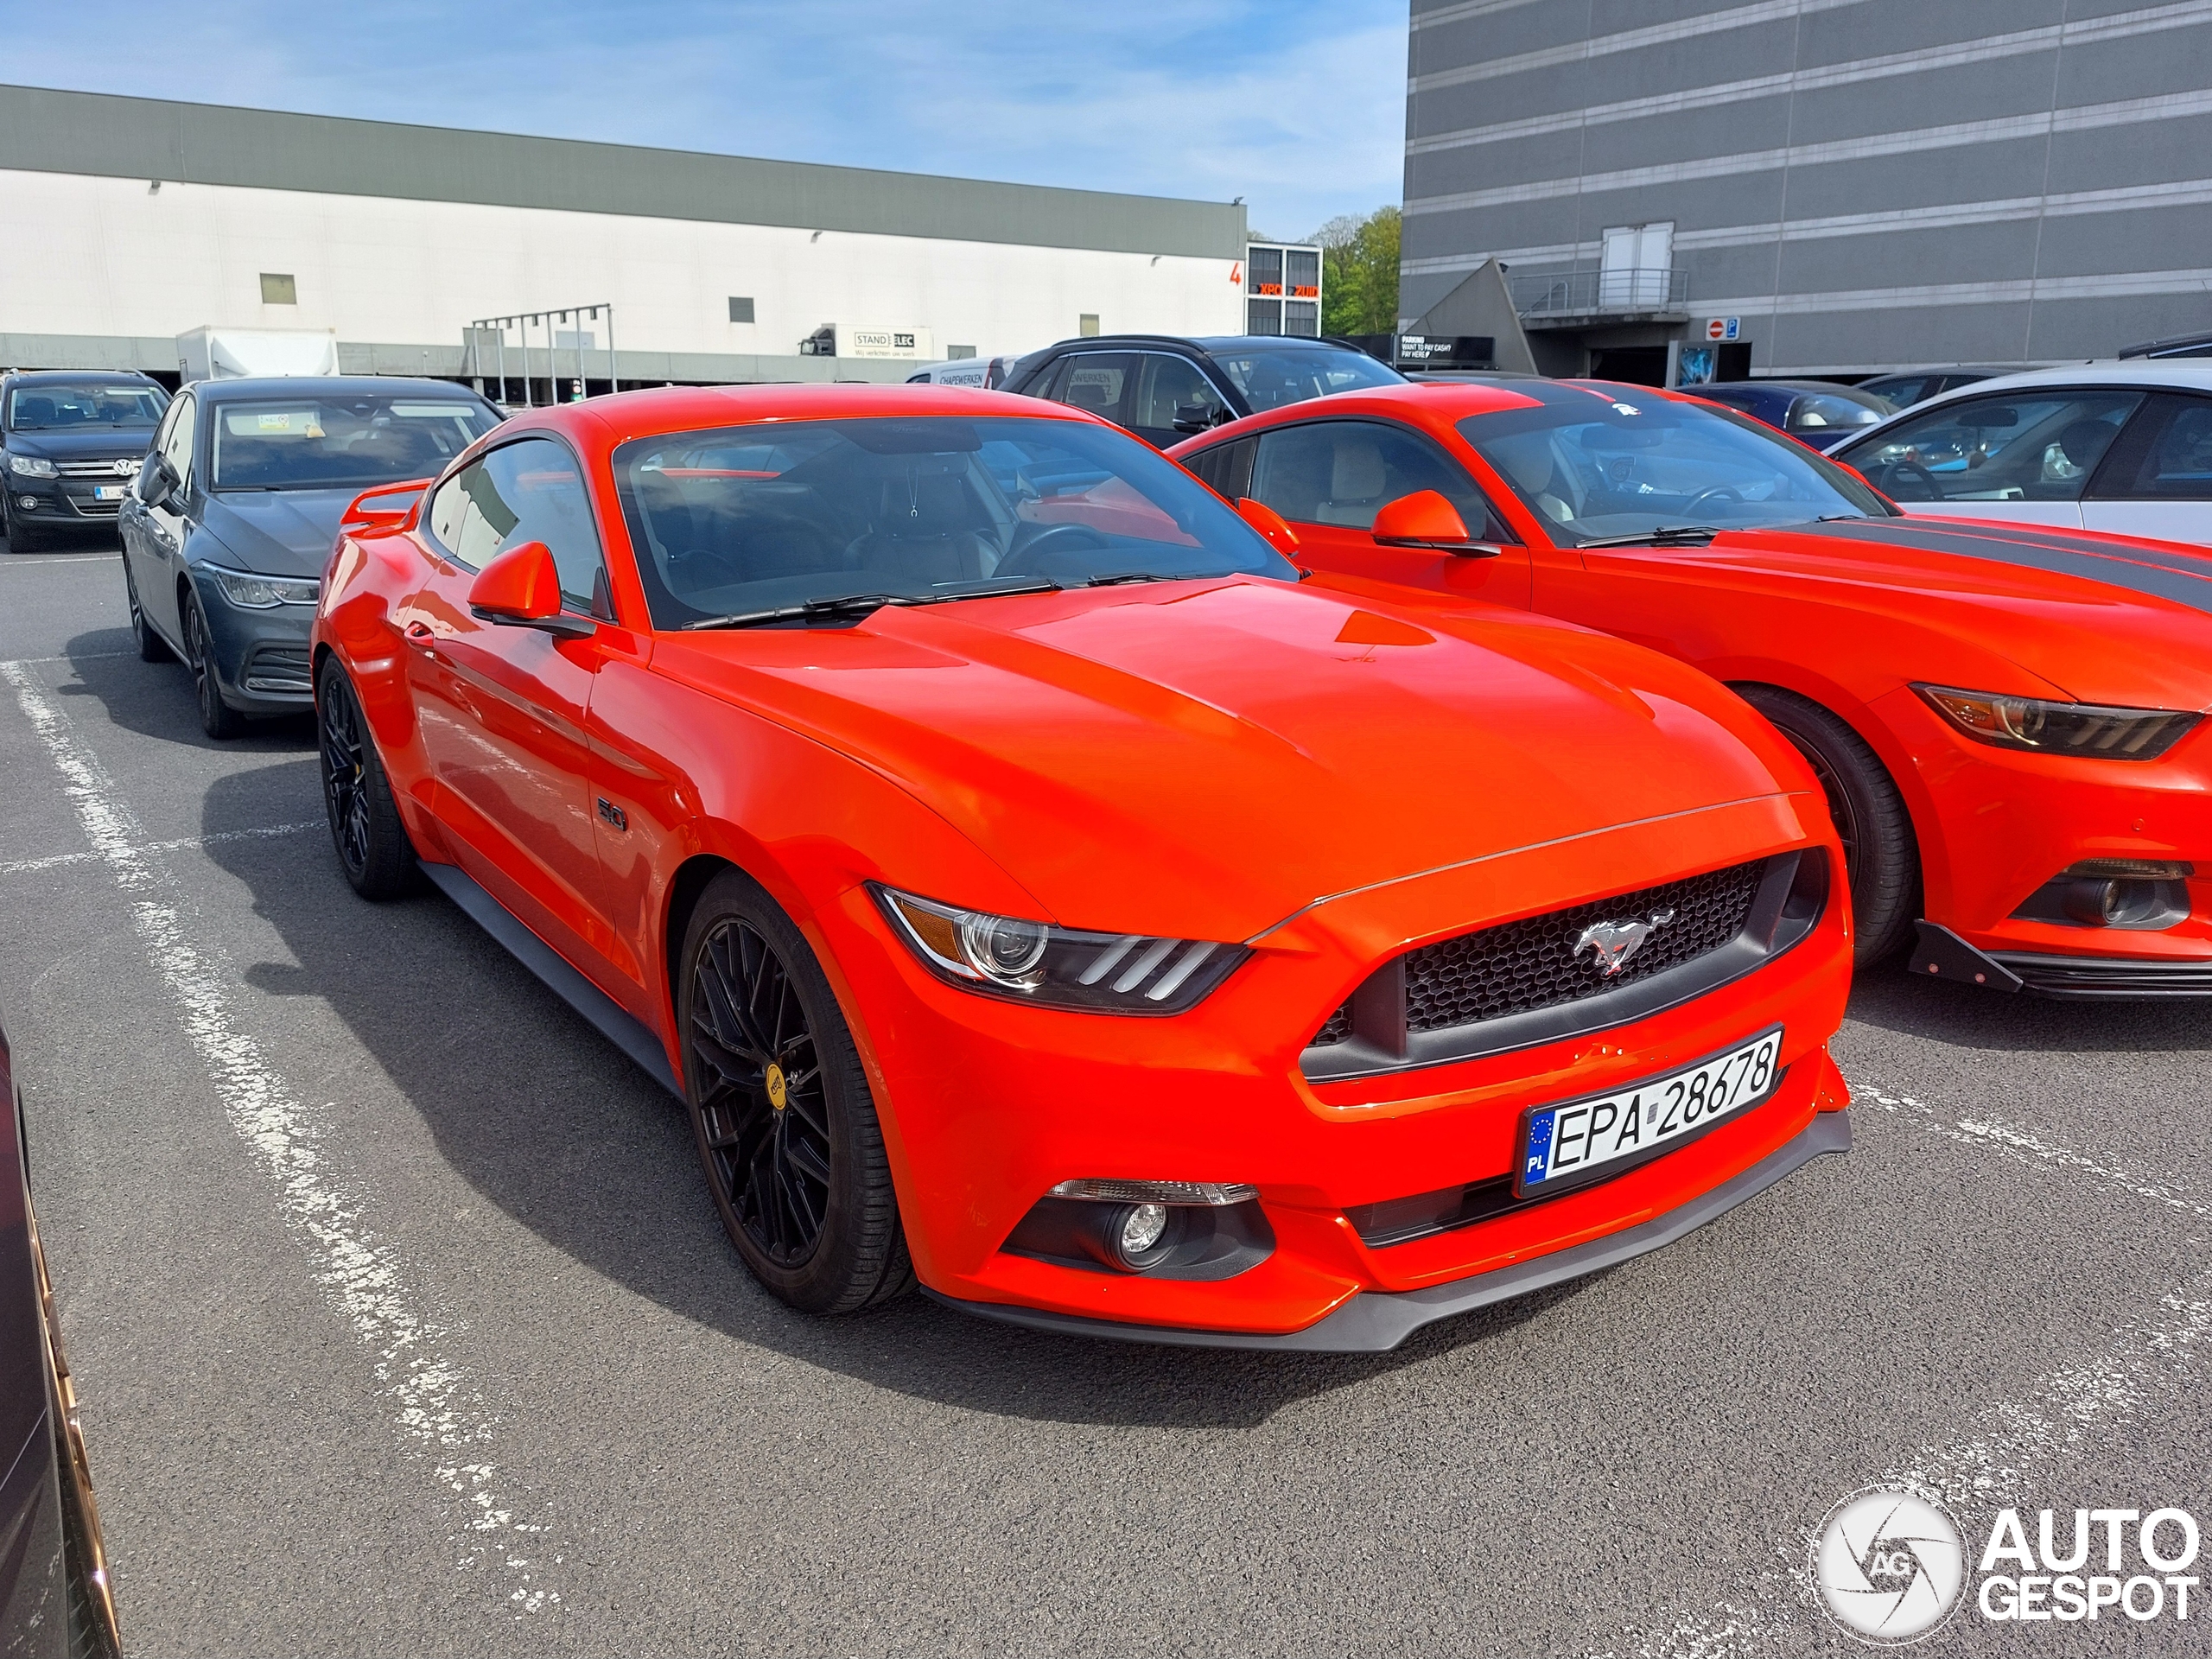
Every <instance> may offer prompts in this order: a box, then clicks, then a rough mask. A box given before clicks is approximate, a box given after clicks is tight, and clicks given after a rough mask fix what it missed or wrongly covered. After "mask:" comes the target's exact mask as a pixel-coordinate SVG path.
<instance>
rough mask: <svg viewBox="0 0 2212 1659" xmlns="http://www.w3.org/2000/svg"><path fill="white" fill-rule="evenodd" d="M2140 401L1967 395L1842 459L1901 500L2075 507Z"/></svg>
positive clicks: (2123, 395)
mask: <svg viewBox="0 0 2212 1659" xmlns="http://www.w3.org/2000/svg"><path fill="white" fill-rule="evenodd" d="M2142 401H2143V394H2142V393H2141V392H2138V391H2099V390H2096V389H2094V388H2092V389H2088V390H2085V391H2075V390H2072V389H2069V388H2060V389H2057V390H2055V391H2044V390H2042V389H2040V388H2034V387H2031V388H2028V389H2026V390H2024V391H2021V392H2019V393H2018V394H2016V395H2012V396H2005V395H1996V396H1991V397H1969V398H1967V399H1965V400H1963V401H1961V402H1957V403H1950V404H1942V405H1941V406H1939V407H1937V408H1936V409H1932V410H1923V411H1919V412H1916V413H1914V414H1910V415H1908V416H1905V417H1904V419H1902V420H1899V421H1893V422H1891V423H1890V425H1888V426H1887V427H1885V428H1884V429H1882V430H1881V431H1880V432H1878V433H1873V434H1871V435H1868V436H1867V437H1866V438H1864V439H1861V440H1859V441H1858V442H1854V443H1853V444H1852V445H1850V446H1849V454H1848V456H1847V459H1848V460H1849V461H1850V462H1851V464H1852V465H1853V466H1854V467H1857V468H1859V471H1860V472H1862V473H1864V474H1866V476H1867V477H1868V478H1869V479H1871V480H1872V481H1873V483H1874V486H1875V487H1876V488H1878V489H1880V490H1882V491H1883V492H1885V493H1887V494H1889V495H1890V496H1891V497H1893V498H1895V499H1897V500H1899V501H2076V500H2079V499H2081V496H2082V490H2083V489H2084V488H2085V487H2087V486H2088V481H2089V474H2091V473H2092V472H2094V470H2095V469H2096V465H2097V463H2098V462H2099V461H2101V460H2103V459H2104V454H2105V451H2106V450H2107V449H2108V448H2111V447H2112V443H2113V439H2115V438H2117V437H2118V436H2119V435H2120V428H2121V426H2123V425H2124V424H2126V420H2127V417H2128V416H2131V415H2133V413H2134V412H2135V410H2136V406H2137V405H2138V404H2140V403H2141V402H2142Z"/></svg>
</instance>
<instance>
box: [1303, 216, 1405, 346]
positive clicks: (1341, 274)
mask: <svg viewBox="0 0 2212 1659" xmlns="http://www.w3.org/2000/svg"><path fill="white" fill-rule="evenodd" d="M1398 224H1399V215H1398V210H1397V209H1396V208H1395V207H1377V208H1376V210H1375V211H1374V212H1373V213H1369V214H1367V215H1366V216H1365V217H1364V218H1363V217H1361V216H1360V215H1359V214H1357V213H1345V214H1343V215H1341V216H1340V217H1338V218H1336V219H1331V220H1330V221H1329V222H1328V223H1327V224H1325V225H1324V226H1322V227H1321V228H1320V229H1319V230H1318V231H1316V232H1313V237H1312V238H1311V240H1313V241H1315V242H1318V243H1319V244H1320V245H1321V249H1322V252H1321V270H1322V276H1321V332H1322V333H1323V334H1393V333H1395V332H1396V330H1397V327H1398Z"/></svg>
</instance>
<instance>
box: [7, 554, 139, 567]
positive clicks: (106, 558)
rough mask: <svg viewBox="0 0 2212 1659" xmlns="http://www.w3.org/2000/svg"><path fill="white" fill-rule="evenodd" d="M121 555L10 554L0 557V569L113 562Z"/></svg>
mask: <svg viewBox="0 0 2212 1659" xmlns="http://www.w3.org/2000/svg"><path fill="white" fill-rule="evenodd" d="M122 557H123V555H122V554H120V553H79V554H78V555H77V556H75V557H73V558H67V559H19V558H16V557H13V556H10V557H8V558H4V559H0V570H22V569H28V568H29V567H30V566H32V565H34V564H113V563H117V562H118V561H119V560H120V559H121V558H122Z"/></svg>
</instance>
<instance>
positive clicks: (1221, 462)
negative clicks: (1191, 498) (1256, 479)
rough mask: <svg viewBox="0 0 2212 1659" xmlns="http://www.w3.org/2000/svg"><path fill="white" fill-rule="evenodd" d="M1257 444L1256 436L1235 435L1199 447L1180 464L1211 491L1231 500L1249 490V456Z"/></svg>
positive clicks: (1250, 485)
mask: <svg viewBox="0 0 2212 1659" xmlns="http://www.w3.org/2000/svg"><path fill="white" fill-rule="evenodd" d="M1259 447H1260V441H1259V440H1258V439H1257V438H1239V439H1237V440H1236V442H1234V443H1217V444H1216V445H1214V447H1213V448H1211V449H1202V450H1200V451H1199V452H1198V454H1195V455H1192V457H1191V458H1190V459H1189V460H1187V461H1185V462H1184V463H1183V464H1184V466H1185V467H1188V468H1189V469H1190V470H1191V471H1192V473H1193V474H1197V476H1198V481H1199V482H1200V483H1202V484H1205V485H1206V486H1208V487H1209V488H1211V490H1212V491H1213V492H1214V493H1215V494H1217V495H1219V496H1222V497H1224V498H1225V499H1228V500H1230V501H1232V502H1233V501H1235V500H1236V498H1237V497H1238V496H1240V495H1250V494H1251V493H1252V456H1253V454H1254V453H1255V451H1256V450H1257V449H1258V448H1259Z"/></svg>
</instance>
